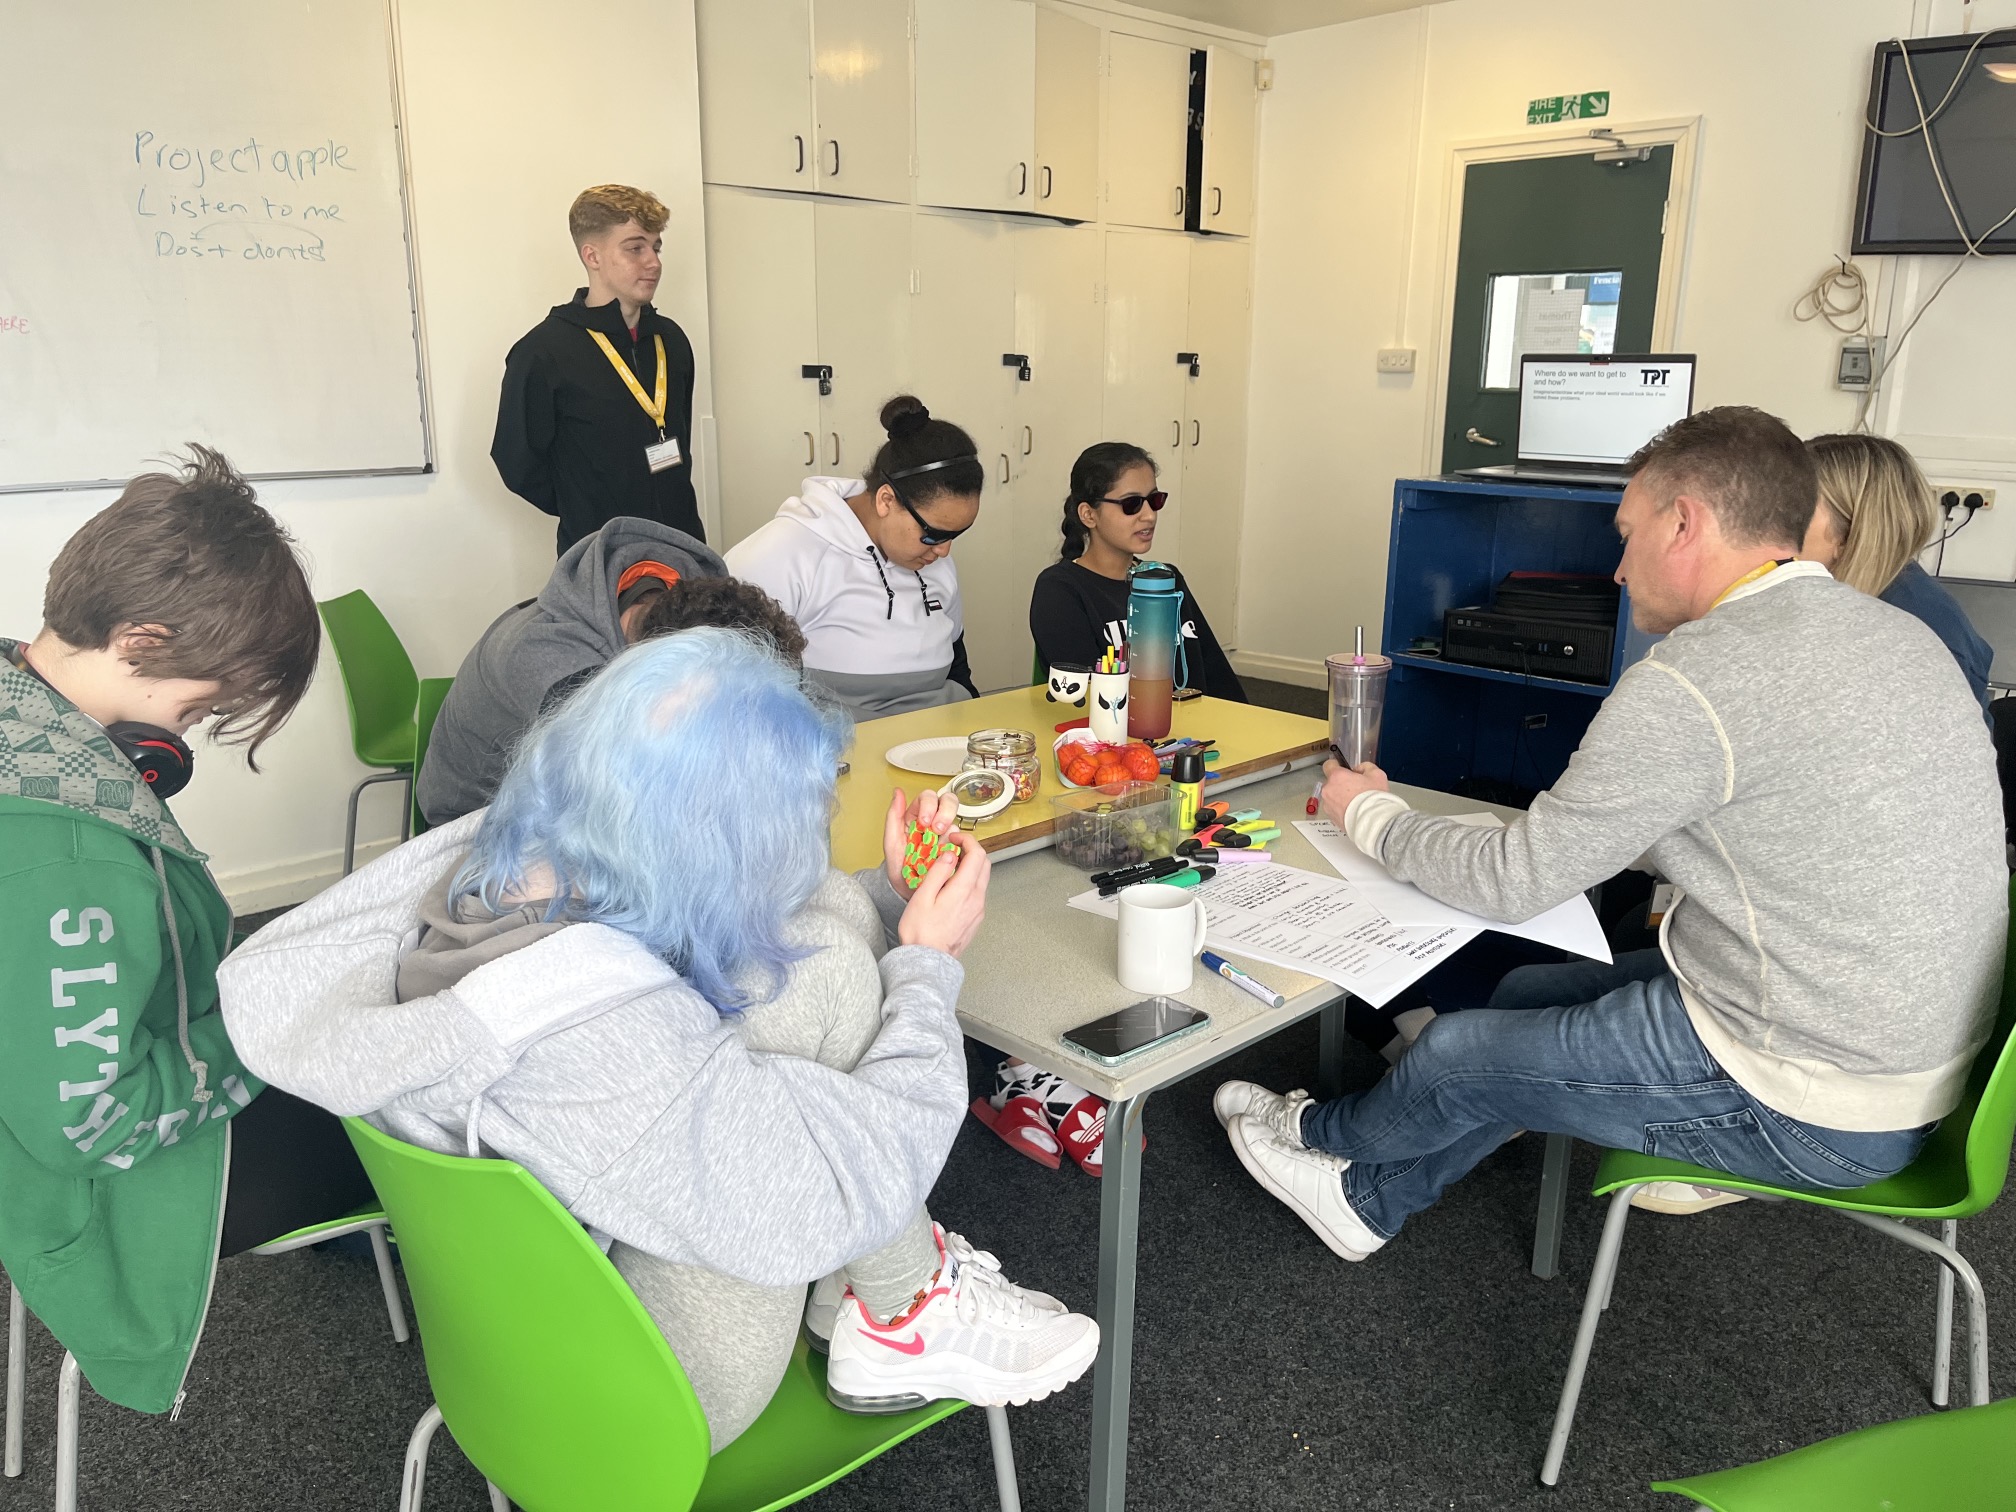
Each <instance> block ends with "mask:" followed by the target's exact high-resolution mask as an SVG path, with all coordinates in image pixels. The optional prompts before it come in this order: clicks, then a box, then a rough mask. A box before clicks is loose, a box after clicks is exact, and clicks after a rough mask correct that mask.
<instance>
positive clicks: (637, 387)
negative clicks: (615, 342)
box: [588, 331, 665, 441]
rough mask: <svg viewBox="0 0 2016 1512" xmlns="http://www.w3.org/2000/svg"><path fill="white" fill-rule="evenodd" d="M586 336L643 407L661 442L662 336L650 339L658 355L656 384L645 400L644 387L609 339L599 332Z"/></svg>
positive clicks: (663, 360)
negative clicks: (593, 340) (653, 390)
mask: <svg viewBox="0 0 2016 1512" xmlns="http://www.w3.org/2000/svg"><path fill="white" fill-rule="evenodd" d="M588 334H589V335H590V336H593V337H594V338H595V345H597V346H599V347H600V348H602V355H603V356H604V357H607V358H608V359H609V365H610V366H611V367H613V368H614V369H616V376H617V377H618V378H621V379H622V380H623V383H624V385H625V387H627V388H628V389H629V390H630V392H631V393H632V394H633V395H634V396H636V399H637V402H638V403H639V404H641V405H643V406H644V413H645V414H647V415H649V416H650V417H651V419H652V422H653V423H654V424H655V425H656V426H657V427H658V438H659V439H660V440H661V441H662V440H663V439H664V438H665V338H664V337H663V336H653V337H652V338H651V345H652V347H653V348H654V349H655V350H656V351H657V353H658V384H657V392H656V393H654V394H653V395H652V396H651V397H650V398H649V399H646V398H645V397H644V385H643V384H641V383H639V382H638V381H637V375H636V374H635V373H633V372H631V371H630V364H629V363H627V362H625V361H624V360H623V359H622V358H621V357H618V356H617V355H616V348H615V347H613V346H611V345H610V344H609V338H608V337H607V336H604V335H603V334H602V333H601V332H600V331H590V332H589V333H588Z"/></svg>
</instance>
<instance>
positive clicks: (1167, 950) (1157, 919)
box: [1120, 882, 1205, 993]
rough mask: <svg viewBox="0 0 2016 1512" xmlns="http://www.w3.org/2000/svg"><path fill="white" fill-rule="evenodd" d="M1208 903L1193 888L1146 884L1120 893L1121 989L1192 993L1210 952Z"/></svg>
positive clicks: (1156, 883) (1155, 883) (1161, 883)
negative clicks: (1200, 961)
mask: <svg viewBox="0 0 2016 1512" xmlns="http://www.w3.org/2000/svg"><path fill="white" fill-rule="evenodd" d="M1204 930H1205V918H1204V900H1203V899H1202V898H1200V897H1198V896H1197V895H1196V894H1195V893H1194V892H1193V891H1192V890H1191V889H1189V888H1187V887H1171V886H1169V885H1168V884H1167V883H1163V882H1142V883H1139V884H1137V885H1136V886H1133V887H1129V888H1126V889H1125V890H1123V891H1122V892H1121V894H1120V985H1121V986H1122V987H1125V988H1126V989H1127V990H1128V991H1130V992H1147V993H1171V992H1184V991H1187V990H1188V989H1189V986H1190V979H1191V975H1192V972H1193V969H1194V968H1195V966H1196V963H1197V952H1198V951H1200V950H1202V949H1203V948H1204Z"/></svg>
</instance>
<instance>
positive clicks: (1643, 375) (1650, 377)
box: [1638, 368, 1673, 388]
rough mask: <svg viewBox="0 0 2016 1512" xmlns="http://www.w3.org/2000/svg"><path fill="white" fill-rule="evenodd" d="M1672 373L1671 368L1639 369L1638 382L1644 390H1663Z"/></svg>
mask: <svg viewBox="0 0 2016 1512" xmlns="http://www.w3.org/2000/svg"><path fill="white" fill-rule="evenodd" d="M1672 371H1673V369H1671V368H1640V369H1639V370H1638V382H1639V383H1640V384H1641V385H1642V386H1643V387H1645V388H1664V387H1666V379H1667V377H1668V375H1670V374H1671V373H1672Z"/></svg>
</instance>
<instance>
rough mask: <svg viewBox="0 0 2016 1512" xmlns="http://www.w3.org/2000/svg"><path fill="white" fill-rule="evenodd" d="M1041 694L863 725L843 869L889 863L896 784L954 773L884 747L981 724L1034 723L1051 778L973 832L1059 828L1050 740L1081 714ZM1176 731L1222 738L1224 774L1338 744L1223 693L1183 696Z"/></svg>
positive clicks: (1022, 691) (996, 839) (1313, 726)
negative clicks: (923, 766) (885, 847)
mask: <svg viewBox="0 0 2016 1512" xmlns="http://www.w3.org/2000/svg"><path fill="white" fill-rule="evenodd" d="M1043 695H1044V688H1043V685H1041V684H1038V685H1036V686H1034V687H1029V688H1013V689H1010V690H1009V691H1008V692H1006V693H991V694H989V695H988V696H987V697H985V698H979V699H968V700H966V701H964V702H961V703H954V704H941V705H939V706H938V707H937V708H935V709H920V710H918V711H917V712H916V713H914V714H896V715H892V716H890V717H889V718H887V719H875V720H870V721H868V722H867V723H866V724H863V725H860V726H858V727H857V728H856V730H855V732H854V749H853V750H852V751H851V752H849V753H848V760H849V761H850V762H851V763H852V764H853V770H851V771H850V772H848V774H847V775H846V776H844V777H842V778H841V779H840V782H839V786H838V807H837V808H836V810H835V812H834V815H833V829H832V843H833V864H834V865H835V866H837V867H839V868H840V869H841V870H842V871H855V870H858V869H860V868H862V867H867V866H875V865H877V864H879V863H880V862H881V860H882V821H883V817H884V815H886V814H887V813H888V810H889V793H890V790H891V789H893V788H899V787H900V788H902V789H903V790H904V791H905V792H906V793H909V794H910V795H912V796H913V797H914V796H915V795H916V794H917V793H918V792H919V791H920V790H922V789H923V788H925V787H940V786H943V785H944V784H945V783H946V782H947V781H949V780H950V779H949V778H945V777H932V776H929V775H928V774H925V773H922V772H909V771H905V770H904V769H903V768H901V767H894V766H891V765H889V763H888V762H886V761H884V760H883V759H882V756H883V753H884V752H885V751H888V750H891V749H893V748H894V747H896V746H899V745H902V744H903V743H904V742H906V741H911V740H923V739H926V738H928V737H931V736H945V735H970V734H971V733H972V732H973V731H975V730H990V729H996V728H1006V729H1011V730H1028V731H1030V732H1031V733H1032V734H1034V735H1035V737H1036V748H1037V750H1038V751H1039V752H1040V753H1041V754H1042V757H1043V777H1042V782H1041V784H1040V786H1038V788H1037V790H1036V797H1035V799H1034V800H1033V801H1031V802H1028V803H1011V804H1009V805H1008V807H1007V808H1006V809H1005V810H1004V811H1003V812H1001V813H1000V814H997V815H996V816H995V817H994V818H992V819H989V820H987V821H986V822H985V823H984V824H982V825H981V826H980V827H979V829H977V830H976V831H974V833H975V834H977V835H978V836H979V837H980V843H981V844H982V845H983V846H985V847H986V848H987V849H988V850H990V851H997V850H1003V849H1006V848H1007V847H1009V846H1014V845H1021V844H1023V843H1025V842H1027V841H1031V840H1038V839H1041V838H1042V837H1044V836H1046V835H1048V834H1049V833H1050V831H1051V829H1052V827H1053V820H1052V818H1051V810H1050V800H1051V799H1052V798H1055V797H1056V796H1057V795H1058V794H1060V793H1066V792H1069V791H1070V789H1069V788H1067V787H1065V786H1064V783H1063V781H1062V780H1061V779H1060V778H1059V777H1058V776H1057V764H1056V762H1055V761H1054V760H1053V759H1052V758H1051V756H1050V745H1051V742H1052V741H1054V740H1055V739H1056V738H1057V733H1056V727H1057V726H1058V725H1060V724H1062V723H1063V722H1064V721H1065V720H1066V719H1075V718H1076V717H1078V714H1079V712H1080V711H1079V710H1077V709H1074V708H1072V707H1071V706H1070V705H1069V704H1055V703H1051V702H1049V701H1048V700H1047V699H1045V697H1044V696H1043ZM1170 733H1171V734H1172V735H1191V736H1199V737H1206V738H1210V739H1213V740H1215V741H1216V742H1217V745H1218V750H1219V752H1220V755H1219V757H1218V759H1217V760H1216V761H1215V762H1213V763H1212V764H1211V767H1210V772H1211V775H1212V776H1213V777H1216V778H1225V777H1245V776H1253V775H1258V774H1261V773H1267V772H1275V771H1280V770H1282V769H1284V768H1285V767H1286V766H1287V765H1288V764H1289V763H1291V762H1293V761H1296V760H1299V759H1302V758H1305V757H1308V756H1312V755H1315V754H1317V753H1319V752H1321V751H1323V750H1325V749H1326V748H1327V747H1328V746H1329V744H1330V727H1329V726H1328V725H1327V724H1326V723H1325V722H1324V721H1322V720H1320V719H1310V718H1308V717H1306V716H1304V715H1301V714H1284V713H1282V712H1281V711H1280V710H1278V709H1263V708H1260V707H1258V706H1257V705H1254V704H1241V703H1228V702H1226V701H1225V700H1223V699H1218V698H1193V699H1186V700H1184V701H1183V702H1181V703H1178V704H1177V705H1176V706H1175V716H1174V720H1173V722H1172V724H1171V727H1170Z"/></svg>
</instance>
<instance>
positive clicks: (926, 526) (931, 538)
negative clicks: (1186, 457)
mask: <svg viewBox="0 0 2016 1512" xmlns="http://www.w3.org/2000/svg"><path fill="white" fill-rule="evenodd" d="M975 460H977V457H976V456H975V455H972V454H969V455H967V456H963V457H947V458H946V459H945V460H944V461H942V462H926V463H925V464H924V465H923V466H921V467H906V468H904V469H902V470H901V471H900V472H892V473H889V474H887V475H886V476H885V477H884V478H883V479H882V481H883V482H884V483H887V484H888V485H889V492H890V493H892V494H894V495H895V496H896V502H897V503H898V504H901V505H902V506H903V508H904V509H905V510H906V511H908V512H909V515H910V518H911V519H913V520H915V521H916V522H917V539H918V542H919V544H921V545H924V546H950V545H951V544H952V543H953V542H954V541H956V540H958V539H959V537H961V536H962V535H964V534H966V532H967V531H969V530H971V529H972V528H973V527H972V526H970V525H961V526H960V527H959V528H958V529H957V530H941V529H939V528H938V527H937V526H936V525H933V524H932V523H931V522H930V521H929V520H927V519H925V518H924V516H922V515H921V514H919V513H917V506H916V505H915V504H912V503H911V502H910V501H909V500H908V499H906V498H904V497H903V490H902V489H900V488H898V487H897V486H896V480H897V479H898V478H914V477H916V476H917V475H918V474H919V473H927V472H936V471H937V470H938V469H939V468H941V467H956V466H958V465H959V464H960V463H961V462H972V461H975ZM1157 508H1160V506H1159V505H1158V506H1157Z"/></svg>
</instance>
